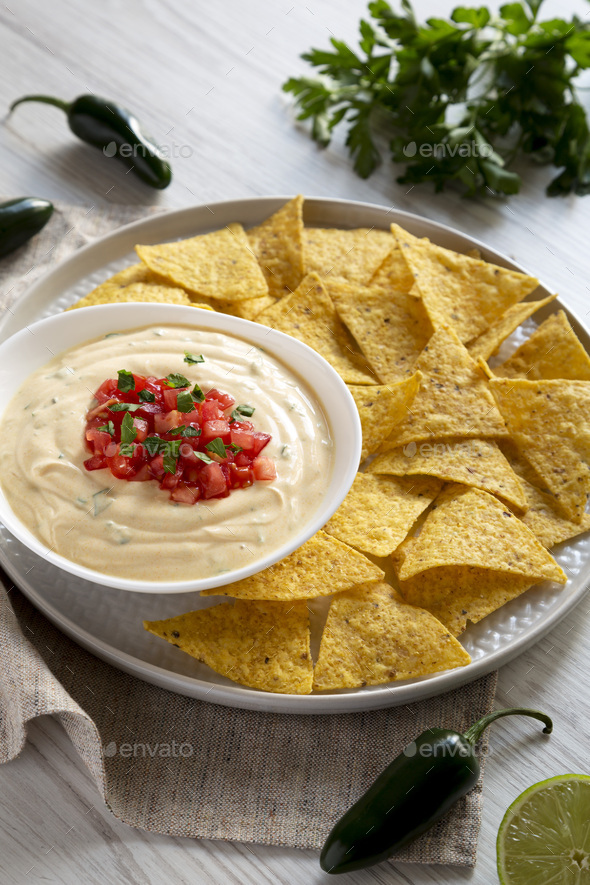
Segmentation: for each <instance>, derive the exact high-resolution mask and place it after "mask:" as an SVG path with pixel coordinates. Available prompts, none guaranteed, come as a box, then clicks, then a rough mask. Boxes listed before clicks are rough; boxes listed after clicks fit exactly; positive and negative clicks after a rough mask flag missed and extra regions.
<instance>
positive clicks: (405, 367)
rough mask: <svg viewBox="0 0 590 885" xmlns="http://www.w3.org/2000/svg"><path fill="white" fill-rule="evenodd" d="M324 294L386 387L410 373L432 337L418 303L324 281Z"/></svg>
mask: <svg viewBox="0 0 590 885" xmlns="http://www.w3.org/2000/svg"><path fill="white" fill-rule="evenodd" d="M326 286H327V289H328V293H329V294H330V297H331V298H332V300H333V302H334V304H335V305H336V310H337V311H338V313H339V314H340V316H341V318H342V319H343V320H344V322H345V323H346V325H347V326H348V328H349V329H350V331H351V332H352V334H353V335H354V337H355V338H356V340H357V341H358V342H359V346H360V348H361V350H362V351H363V353H364V355H365V356H366V358H367V360H368V362H369V365H370V366H371V368H372V369H373V371H374V372H375V374H376V375H377V376H378V378H379V379H380V380H381V381H383V383H384V384H386V383H387V382H388V381H396V380H398V379H399V378H402V377H403V376H404V375H406V374H407V373H408V372H409V371H411V369H412V367H413V366H414V363H415V362H416V360H417V359H418V357H419V356H420V353H421V352H422V350H423V349H424V347H425V345H426V344H427V342H428V339H429V338H430V336H431V335H432V326H431V325H430V320H429V319H428V317H427V316H426V312H425V310H424V306H423V304H422V302H421V301H420V300H419V299H417V298H414V297H413V296H412V295H407V294H403V293H400V292H394V291H389V292H385V291H384V290H383V289H379V288H375V287H373V288H368V287H363V286H358V285H353V284H351V283H347V282H346V281H345V280H330V279H328V280H326Z"/></svg>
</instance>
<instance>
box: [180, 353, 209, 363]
mask: <svg viewBox="0 0 590 885" xmlns="http://www.w3.org/2000/svg"><path fill="white" fill-rule="evenodd" d="M184 362H185V363H188V364H189V365H190V366H192V365H196V364H197V363H204V362H205V357H204V356H203V354H201V353H198V354H195V353H187V351H186V350H185V352H184Z"/></svg>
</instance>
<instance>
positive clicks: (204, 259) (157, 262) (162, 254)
mask: <svg viewBox="0 0 590 885" xmlns="http://www.w3.org/2000/svg"><path fill="white" fill-rule="evenodd" d="M135 251H136V252H137V254H138V255H139V257H140V258H141V259H142V261H144V262H145V263H146V264H147V265H148V267H149V268H150V269H151V270H152V271H153V272H154V273H157V274H159V275H160V276H163V277H165V278H166V280H167V281H169V282H170V283H171V284H172V285H175V286H181V287H182V288H183V289H186V290H187V291H188V292H189V293H191V294H193V295H197V296H198V295H205V296H206V297H208V298H221V299H224V300H225V301H244V300H245V299H246V298H257V297H258V296H262V295H268V286H267V285H266V280H265V279H264V275H263V273H262V271H261V270H260V266H259V264H258V262H257V260H256V258H255V256H254V253H253V252H252V249H251V248H250V244H249V242H248V238H247V236H246V234H245V232H244V229H243V227H242V225H241V224H229V225H227V226H226V227H224V228H222V229H221V230H216V231H214V232H213V233H211V234H204V235H202V236H198V237H192V238H191V239H189V240H180V241H179V242H177V243H162V244H161V245H159V246H136V247H135Z"/></svg>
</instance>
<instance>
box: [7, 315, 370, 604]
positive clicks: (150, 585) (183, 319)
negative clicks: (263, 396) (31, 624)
mask: <svg viewBox="0 0 590 885" xmlns="http://www.w3.org/2000/svg"><path fill="white" fill-rule="evenodd" d="M166 323H175V324H183V325H187V326H193V327H198V328H200V329H211V330H212V331H215V332H223V333H225V334H228V335H235V336H237V337H240V338H243V339H246V340H247V341H249V342H252V344H255V345H259V346H264V349H265V350H266V351H267V352H268V353H269V354H271V355H272V356H274V357H275V358H277V359H279V360H280V361H281V362H282V363H284V364H285V365H286V366H287V367H288V368H290V369H291V370H292V371H293V372H295V373H296V374H297V375H299V376H300V377H302V378H304V379H305V381H306V383H307V385H308V387H309V388H310V390H311V391H312V393H313V394H315V397H316V400H317V401H318V402H319V404H320V406H321V408H322V410H323V412H324V415H325V417H326V419H327V421H328V425H329V428H330V433H331V435H332V439H333V441H334V449H333V452H334V459H333V468H332V476H331V479H330V483H329V486H328V489H327V491H326V494H325V496H324V499H323V501H322V503H321V505H320V506H319V508H317V509H316V510H315V511H314V512H313V513H311V514H309V519H308V520H307V521H306V522H305V523H304V524H303V525H302V527H301V529H300V530H299V532H298V533H297V534H295V535H293V536H292V537H291V538H290V539H289V541H288V542H286V543H285V544H283V545H282V546H281V547H278V548H275V549H274V550H273V551H272V552H271V553H269V554H268V555H267V556H265V557H264V558H261V559H259V560H258V561H257V562H255V563H254V564H252V565H249V566H247V567H243V568H240V569H236V570H234V571H231V572H226V573H225V574H223V575H217V576H215V577H214V578H200V579H195V580H194V581H175V582H168V583H163V582H156V581H138V580H131V579H128V578H117V577H115V576H112V575H107V574H103V573H102V572H99V571H96V570H94V569H89V568H86V567H85V566H83V565H79V564H78V563H76V562H73V561H71V560H69V559H66V558H65V557H63V556H60V555H58V554H56V553H54V552H53V551H51V550H50V549H49V548H48V547H47V546H46V545H45V544H43V542H42V541H40V540H39V539H38V538H36V537H35V535H33V534H32V532H30V531H29V529H28V528H27V527H26V526H25V525H24V524H23V523H22V522H21V521H20V520H19V519H18V518H17V517H16V516H15V514H14V513H13V511H12V509H11V507H10V505H9V503H8V501H7V500H6V498H5V496H4V494H3V492H2V490H1V489H0V522H2V523H3V524H4V525H5V526H6V528H7V529H8V530H9V531H10V532H12V534H13V535H15V537H16V538H18V540H19V541H22V543H23V544H25V545H26V546H27V547H28V548H29V549H30V550H32V551H33V552H34V553H37V554H39V555H40V556H43V557H44V558H45V559H46V560H47V561H48V562H51V563H53V564H54V565H56V566H58V567H59V568H61V569H63V570H64V571H66V572H70V573H71V574H73V575H77V576H78V577H80V578H85V579H86V580H88V581H93V582H95V583H97V584H102V585H106V586H109V587H118V588H120V589H123V590H133V591H137V592H142V593H183V592H189V591H195V590H204V589H206V588H207V589H208V588H213V587H221V586H223V585H224V584H229V583H231V582H233V581H238V580H240V579H241V578H246V577H248V576H249V575H252V574H254V573H256V572H259V571H262V570H263V569H265V568H267V567H268V566H269V565H272V564H273V563H275V562H278V560H279V559H283V558H284V557H285V556H288V555H289V553H292V552H293V551H294V550H296V549H297V548H298V547H300V546H301V545H302V544H303V543H304V542H305V541H307V540H308V539H309V538H311V536H312V535H314V534H315V533H316V532H317V531H318V530H319V529H320V528H321V527H322V526H323V525H324V524H325V523H326V522H327V521H328V520H329V519H330V517H331V516H332V514H333V513H334V511H335V510H336V509H337V508H338V507H339V506H340V504H341V503H342V501H343V500H344V498H345V496H346V493H347V492H348V490H349V488H350V486H351V485H352V481H353V479H354V477H355V474H356V471H357V468H358V464H359V460H360V452H361V442H362V433H361V425H360V421H359V416H358V412H357V409H356V406H355V403H354V400H353V398H352V397H351V395H350V393H349V391H348V389H347V387H346V385H345V384H344V382H343V381H342V379H341V378H340V376H339V375H338V374H337V373H336V372H335V371H334V369H333V368H332V367H331V366H330V365H329V364H328V363H327V362H326V360H324V359H323V357H321V356H320V355H319V354H318V353H316V351H315V350H312V349H311V348H310V347H308V346H307V345H306V344H302V343H301V342H300V341H297V340H296V339H295V338H291V337H290V336H288V335H285V334H283V333H282V332H278V331H276V330H270V329H269V328H268V327H266V326H261V325H258V324H257V323H251V322H248V321H247V320H242V319H239V318H238V317H232V316H227V315H225V314H221V313H215V312H213V311H209V310H200V309H199V308H195V307H181V306H179V305H168V304H138V303H133V304H105V305H101V306H99V307H86V308H83V309H79V310H73V311H68V312H66V313H60V314H57V315H55V316H51V317H49V318H47V319H44V320H40V321H39V322H37V323H33V324H32V325H30V326H26V327H25V328H24V329H22V330H21V331H20V332H17V333H16V334H15V335H13V336H12V337H11V338H8V339H7V340H6V341H4V342H3V343H2V344H0V414H3V412H4V410H5V409H6V407H7V405H8V403H9V402H10V400H11V399H12V397H13V396H14V393H15V379H20V383H22V382H24V380H25V379H26V378H27V376H28V375H30V374H32V373H33V372H34V371H36V370H37V369H39V368H41V367H42V366H44V365H45V364H46V363H48V362H49V361H50V359H52V358H53V357H52V356H50V355H51V354H55V355H57V354H59V353H61V352H63V351H65V350H68V349H69V348H71V347H75V346H77V345H79V344H83V343H84V342H86V341H88V340H90V339H93V338H97V337H99V336H100V335H106V334H108V333H109V332H112V331H115V330H116V331H120V332H124V331H127V330H131V329H136V328H139V327H141V326H150V325H154V326H161V325H164V324H166Z"/></svg>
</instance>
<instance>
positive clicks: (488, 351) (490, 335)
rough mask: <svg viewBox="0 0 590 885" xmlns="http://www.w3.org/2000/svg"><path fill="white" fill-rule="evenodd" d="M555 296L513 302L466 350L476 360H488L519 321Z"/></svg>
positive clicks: (526, 318) (522, 321)
mask: <svg viewBox="0 0 590 885" xmlns="http://www.w3.org/2000/svg"><path fill="white" fill-rule="evenodd" d="M555 298H557V295H549V296H548V297H547V298H542V299H541V300H540V301H523V302H522V304H513V305H512V307H509V308H508V310H507V311H505V312H504V313H503V314H502V316H501V317H500V319H499V320H497V321H496V322H495V323H494V324H493V325H491V326H490V328H489V329H487V330H486V331H485V332H484V333H483V334H482V335H480V336H479V337H478V338H475V339H474V340H473V341H470V342H469V344H468V345H467V350H468V351H469V353H470V354H471V357H472V359H474V360H476V361H477V360H478V359H479V358H480V357H481V358H482V359H484V360H488V359H489V358H490V357H491V356H492V355H493V354H494V353H496V351H497V350H498V348H499V347H500V345H501V344H502V342H503V341H505V339H506V338H508V336H509V335H512V333H513V332H514V330H515V329H517V328H518V327H519V326H520V324H521V323H524V321H525V320H528V318H529V317H530V316H532V315H533V314H534V313H535V311H537V310H539V308H541V307H545V305H546V304H550V303H551V302H552V301H553V300H554V299H555Z"/></svg>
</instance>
